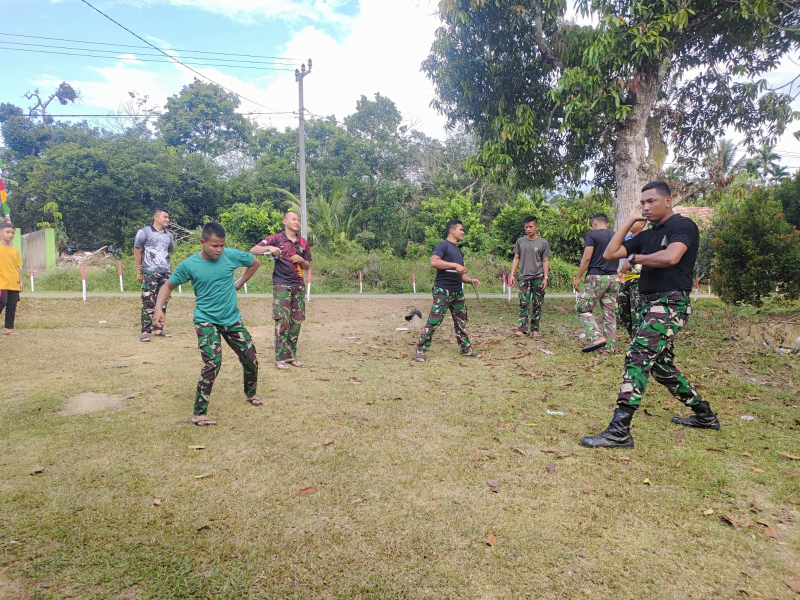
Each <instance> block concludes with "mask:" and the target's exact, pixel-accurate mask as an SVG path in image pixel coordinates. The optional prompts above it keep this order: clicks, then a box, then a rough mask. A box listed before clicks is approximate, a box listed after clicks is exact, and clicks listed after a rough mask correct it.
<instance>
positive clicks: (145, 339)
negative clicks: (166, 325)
mask: <svg viewBox="0 0 800 600" xmlns="http://www.w3.org/2000/svg"><path fill="white" fill-rule="evenodd" d="M139 341H140V342H149V341H150V334H149V333H143V334H142V335H140V336H139Z"/></svg>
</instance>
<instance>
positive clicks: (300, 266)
mask: <svg viewBox="0 0 800 600" xmlns="http://www.w3.org/2000/svg"><path fill="white" fill-rule="evenodd" d="M283 227H284V230H283V231H282V232H280V233H278V234H275V235H271V236H269V237H267V238H264V239H263V240H261V241H260V242H259V243H258V244H256V245H255V246H253V247H252V248H251V249H250V252H252V253H253V254H265V253H267V252H269V253H271V254H273V255H274V256H276V257H277V258H276V259H275V270H274V271H273V272H272V318H273V319H274V320H275V366H276V367H277V368H278V369H287V368H288V367H287V366H286V365H292V366H293V367H302V366H303V363H301V362H300V361H299V360H298V359H297V340H298V338H299V337H300V326H301V325H302V324H303V321H305V319H306V300H305V291H306V284H305V280H304V279H303V275H304V274H305V272H306V271H307V270H308V269H309V267H310V266H311V250H310V249H309V247H308V242H307V241H306V239H305V238H303V237H300V217H299V215H298V214H297V213H296V212H294V211H291V210H290V211H289V212H287V213H286V214H285V215H284V216H283Z"/></svg>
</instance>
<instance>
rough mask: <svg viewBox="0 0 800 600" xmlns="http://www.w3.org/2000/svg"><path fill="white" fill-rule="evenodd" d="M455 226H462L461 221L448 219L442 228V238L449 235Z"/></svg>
mask: <svg viewBox="0 0 800 600" xmlns="http://www.w3.org/2000/svg"><path fill="white" fill-rule="evenodd" d="M456 225H463V223H462V222H461V221H459V220H458V219H450V220H449V221H448V222H447V223H445V226H444V237H447V236H448V235H450V230H451V229H452V228H453V227H455V226H456Z"/></svg>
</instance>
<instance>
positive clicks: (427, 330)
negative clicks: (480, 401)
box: [414, 220, 481, 362]
mask: <svg viewBox="0 0 800 600" xmlns="http://www.w3.org/2000/svg"><path fill="white" fill-rule="evenodd" d="M445 233H446V235H447V239H445V240H443V241H441V242H439V243H438V244H436V247H435V248H434V249H433V255H432V256H431V266H432V267H433V268H434V269H436V279H435V280H434V282H433V306H431V312H430V315H429V316H428V322H427V323H425V327H424V328H423V330H422V335H421V336H420V338H419V342H418V343H417V347H416V349H415V350H414V359H415V360H416V361H417V362H425V352H426V351H427V350H428V348H430V345H431V341H432V340H433V332H434V331H436V328H437V327H438V326H439V325H441V324H442V321H443V320H444V314H445V313H446V312H447V311H448V309H449V310H450V314H451V315H452V316H453V327H454V329H455V330H456V340H457V341H458V348H459V350H460V351H461V356H469V357H472V358H478V357H479V355H478V353H477V352H473V350H472V345H471V344H470V341H469V338H468V337H467V330H466V329H465V327H464V326H465V325H466V323H467V305H466V303H465V302H464V290H463V287H464V286H463V284H464V283H471V284H474V285H475V287H478V286H479V285H480V284H481V282H480V281H478V280H477V279H472V278H471V277H470V276H469V275H467V269H465V268H464V257H463V256H462V254H461V250H459V249H458V246H457V245H456V244H458V243H459V242H461V240H463V239H464V226H463V225H462V224H461V221H458V220H451V221H448V222H447V225H446V226H445Z"/></svg>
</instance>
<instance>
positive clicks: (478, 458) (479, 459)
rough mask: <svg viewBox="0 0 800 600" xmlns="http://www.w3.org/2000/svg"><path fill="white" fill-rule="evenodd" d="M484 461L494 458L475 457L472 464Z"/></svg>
mask: <svg viewBox="0 0 800 600" xmlns="http://www.w3.org/2000/svg"><path fill="white" fill-rule="evenodd" d="M484 460H494V456H473V457H472V462H480V461H484Z"/></svg>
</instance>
